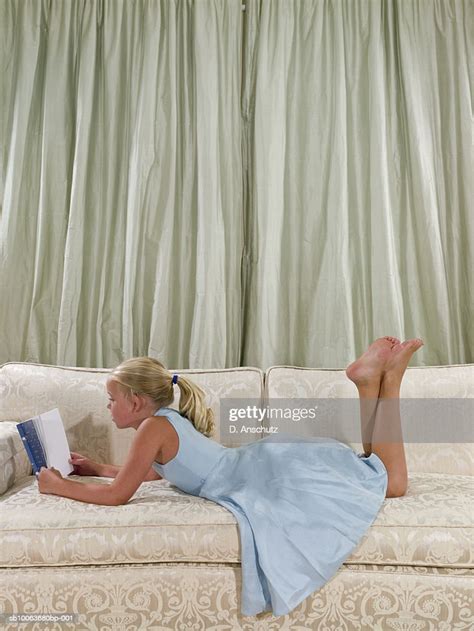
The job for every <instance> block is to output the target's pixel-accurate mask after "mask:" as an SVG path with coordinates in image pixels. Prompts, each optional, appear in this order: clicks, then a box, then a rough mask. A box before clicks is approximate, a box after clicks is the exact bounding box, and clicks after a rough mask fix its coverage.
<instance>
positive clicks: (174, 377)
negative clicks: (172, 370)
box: [173, 375, 178, 386]
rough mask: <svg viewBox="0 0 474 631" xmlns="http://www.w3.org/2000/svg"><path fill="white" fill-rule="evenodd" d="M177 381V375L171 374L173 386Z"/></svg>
mask: <svg viewBox="0 0 474 631" xmlns="http://www.w3.org/2000/svg"><path fill="white" fill-rule="evenodd" d="M177 383H178V375H173V386H174V385H176V384H177Z"/></svg>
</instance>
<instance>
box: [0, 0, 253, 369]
mask: <svg viewBox="0 0 474 631" xmlns="http://www.w3.org/2000/svg"><path fill="white" fill-rule="evenodd" d="M1 10H2V15H1V20H2V24H3V27H4V31H5V38H6V39H4V42H5V43H4V52H3V55H4V57H3V61H2V67H3V73H4V75H5V76H4V78H3V81H4V83H3V89H2V97H1V98H2V116H3V117H4V119H3V120H4V136H3V141H2V153H3V157H4V159H6V164H5V169H4V173H5V183H4V193H3V207H2V233H1V234H2V236H1V272H0V274H1V283H0V287H1V292H2V305H1V307H0V309H1V310H2V315H1V319H0V321H1V324H2V335H1V336H0V361H7V360H26V361H40V362H47V363H52V364H62V365H73V366H74V365H79V366H114V365H116V364H117V363H118V362H120V361H121V360H122V359H124V358H126V357H130V356H133V355H152V356H155V357H159V358H161V359H162V360H163V361H164V362H166V363H167V364H168V365H172V366H180V367H181V366H194V367H212V366H231V365H232V366H235V365H236V364H238V362H239V359H240V331H241V322H240V316H241V290H240V287H241V281H240V264H241V252H242V241H243V232H242V173H241V157H240V156H241V131H240V97H239V95H240V80H241V30H242V27H241V20H242V10H241V3H240V2H237V1H236V0H231V1H226V2H222V1H221V0H204V1H201V0H200V1H196V2H194V1H189V2H182V1H173V0H161V1H151V2H145V1H140V0H137V1H136V2H130V1H128V0H127V1H121V0H120V1H115V0H109V1H106V0H104V1H102V0H74V1H66V0H51V1H48V2H46V1H44V2H41V1H38V2H36V1H35V2H23V1H19V0H13V1H11V0H8V1H6V2H2V9H1Z"/></svg>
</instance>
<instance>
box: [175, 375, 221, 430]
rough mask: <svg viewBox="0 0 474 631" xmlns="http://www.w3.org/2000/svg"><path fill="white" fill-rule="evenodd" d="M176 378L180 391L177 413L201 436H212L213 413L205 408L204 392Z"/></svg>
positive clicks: (190, 382)
mask: <svg viewBox="0 0 474 631" xmlns="http://www.w3.org/2000/svg"><path fill="white" fill-rule="evenodd" d="M176 376H177V377H178V378H177V380H176V385H177V386H178V388H179V391H180V397H179V413H180V414H182V415H183V416H185V417H186V418H187V419H189V420H190V421H191V423H192V424H193V425H194V427H195V428H196V429H197V430H198V431H199V432H201V434H204V436H212V434H213V433H214V427H215V424H214V412H213V411H212V410H211V408H208V407H206V403H205V400H204V397H205V395H204V392H203V391H202V390H201V388H199V386H197V385H196V384H195V383H192V381H189V379H186V378H185V377H182V376H181V375H179V376H178V375H176Z"/></svg>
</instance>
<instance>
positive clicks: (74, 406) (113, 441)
mask: <svg viewBox="0 0 474 631" xmlns="http://www.w3.org/2000/svg"><path fill="white" fill-rule="evenodd" d="M173 372H177V373H178V374H182V375H186V376H188V377H189V378H190V379H191V380H192V381H194V382H195V383H196V384H197V385H199V386H200V387H201V388H202V389H203V390H204V392H205V393H206V397H207V402H208V405H209V406H210V407H212V409H213V410H214V414H215V422H216V430H215V433H214V436H213V437H212V438H213V439H214V440H216V441H218V442H220V438H221V426H220V415H219V403H220V399H224V398H236V399H237V398H244V399H245V398H252V399H259V400H261V399H262V395H263V373H262V371H261V370H259V369H258V368H229V369H222V370H177V371H173ZM108 375H109V370H107V369H93V368H70V367H61V366H47V365H42V364H31V363H7V364H4V365H3V366H2V367H0V422H3V421H16V422H18V421H21V420H25V419H27V418H30V417H31V416H35V415H37V414H40V413H41V412H46V411H47V410H50V409H52V408H56V407H57V408H58V409H59V411H60V413H61V417H62V419H63V422H64V425H65V429H66V434H67V437H68V441H69V446H70V449H71V450H72V451H78V452H79V453H83V454H85V455H88V456H89V457H91V458H93V459H95V460H98V461H99V462H107V463H113V464H122V463H123V462H124V460H125V457H126V454H127V451H128V449H129V446H130V443H131V440H132V439H133V436H134V434H135V432H134V430H133V429H122V430H118V429H117V428H116V427H115V425H114V423H113V422H112V420H111V417H110V412H109V411H108V409H107V403H108V399H107V393H106V381H107V378H108ZM175 390H176V398H175V401H174V403H173V405H172V407H176V408H178V403H179V396H178V393H179V389H178V388H175ZM222 434H223V436H225V432H222ZM256 438H258V436H257V437H256ZM223 444H226V441H225V440H224V443H223Z"/></svg>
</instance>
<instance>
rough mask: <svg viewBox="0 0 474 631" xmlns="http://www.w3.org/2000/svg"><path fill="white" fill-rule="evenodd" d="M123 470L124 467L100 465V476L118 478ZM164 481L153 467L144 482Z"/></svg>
mask: <svg viewBox="0 0 474 631" xmlns="http://www.w3.org/2000/svg"><path fill="white" fill-rule="evenodd" d="M121 468H122V467H120V466H119V465H116V464H102V465H100V473H99V475H100V476H101V477H104V478H116V477H117V475H118V472H119V471H120V469H121ZM162 479H163V478H162V477H161V475H158V473H157V472H156V471H155V470H154V469H153V467H150V470H149V471H148V473H147V474H146V477H145V479H144V480H143V481H144V482H149V481H150V480H162Z"/></svg>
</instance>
